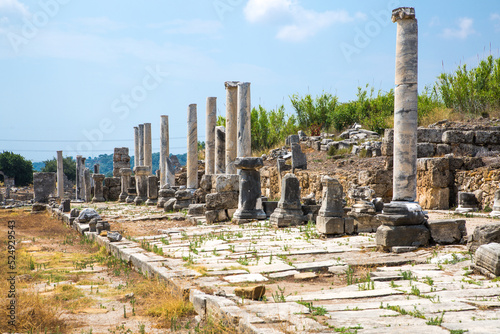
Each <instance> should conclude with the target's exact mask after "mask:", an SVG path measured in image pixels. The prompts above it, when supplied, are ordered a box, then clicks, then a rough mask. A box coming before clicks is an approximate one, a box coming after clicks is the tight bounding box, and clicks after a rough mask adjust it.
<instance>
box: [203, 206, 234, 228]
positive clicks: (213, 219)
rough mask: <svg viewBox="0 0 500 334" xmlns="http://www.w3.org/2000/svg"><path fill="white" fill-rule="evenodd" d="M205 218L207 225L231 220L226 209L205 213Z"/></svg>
mask: <svg viewBox="0 0 500 334" xmlns="http://www.w3.org/2000/svg"><path fill="white" fill-rule="evenodd" d="M205 218H206V219H207V224H213V223H217V222H223V221H227V220H228V219H229V217H228V215H227V211H226V210H224V209H222V210H208V211H205Z"/></svg>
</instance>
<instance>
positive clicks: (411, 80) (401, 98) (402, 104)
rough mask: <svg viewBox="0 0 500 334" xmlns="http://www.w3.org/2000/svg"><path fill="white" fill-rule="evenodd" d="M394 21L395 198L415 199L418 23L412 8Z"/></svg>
mask: <svg viewBox="0 0 500 334" xmlns="http://www.w3.org/2000/svg"><path fill="white" fill-rule="evenodd" d="M392 21H393V22H397V26H398V28H397V38H396V80H395V81H396V89H395V92H394V181H393V182H394V183H393V197H392V200H393V201H410V202H412V201H415V199H416V198H417V126H418V124H417V121H418V120H417V117H418V114H417V101H418V91H417V83H418V24H417V20H416V19H415V10H414V9H413V8H409V7H403V8H398V9H395V10H394V11H393V13H392Z"/></svg>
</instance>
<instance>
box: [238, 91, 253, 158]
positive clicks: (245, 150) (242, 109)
mask: <svg viewBox="0 0 500 334" xmlns="http://www.w3.org/2000/svg"><path fill="white" fill-rule="evenodd" d="M251 111H252V110H251V105H250V83H249V82H240V83H238V139H237V146H236V154H237V156H238V157H239V158H241V157H251V156H252V146H251V145H252V132H251V131H252V129H251V122H250V117H251V115H250V113H251Z"/></svg>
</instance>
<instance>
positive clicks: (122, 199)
mask: <svg viewBox="0 0 500 334" xmlns="http://www.w3.org/2000/svg"><path fill="white" fill-rule="evenodd" d="M127 197H128V194H124V193H121V194H120V196H118V202H126V201H127Z"/></svg>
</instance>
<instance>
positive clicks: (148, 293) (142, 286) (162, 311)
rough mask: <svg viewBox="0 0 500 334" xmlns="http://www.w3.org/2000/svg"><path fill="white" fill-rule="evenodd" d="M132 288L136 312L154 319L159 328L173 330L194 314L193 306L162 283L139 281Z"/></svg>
mask: <svg viewBox="0 0 500 334" xmlns="http://www.w3.org/2000/svg"><path fill="white" fill-rule="evenodd" d="M132 286H133V291H134V294H135V298H136V302H135V307H136V312H138V314H139V315H146V316H151V317H154V318H156V320H157V321H158V325H159V327H160V328H175V327H176V326H178V325H179V324H181V323H184V322H186V320H187V317H190V316H192V315H194V314H195V312H194V308H193V305H192V304H191V303H189V302H188V301H186V300H185V299H184V298H182V297H180V296H177V295H176V294H175V293H174V292H173V291H172V290H171V289H170V288H168V287H167V286H165V284H164V283H163V282H160V281H158V280H141V281H139V282H135V284H132Z"/></svg>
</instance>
